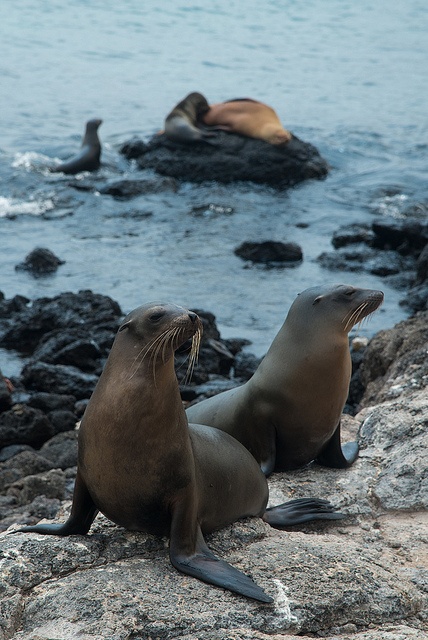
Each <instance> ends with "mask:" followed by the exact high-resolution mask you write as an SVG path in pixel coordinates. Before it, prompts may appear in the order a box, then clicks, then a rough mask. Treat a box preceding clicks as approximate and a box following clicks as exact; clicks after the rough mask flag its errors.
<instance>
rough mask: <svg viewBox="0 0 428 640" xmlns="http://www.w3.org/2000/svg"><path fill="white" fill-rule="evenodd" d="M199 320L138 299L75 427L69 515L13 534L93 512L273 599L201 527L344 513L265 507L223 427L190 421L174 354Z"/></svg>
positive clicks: (303, 503)
mask: <svg viewBox="0 0 428 640" xmlns="http://www.w3.org/2000/svg"><path fill="white" fill-rule="evenodd" d="M201 327H202V325H201V322H200V320H199V318H198V316H197V315H196V314H195V313H192V312H190V311H187V310H186V309H183V308H182V307H177V306H175V305H170V304H158V303H156V304H154V303H152V304H148V305H144V306H142V307H139V308H137V309H136V310H134V311H133V312H131V313H130V314H129V315H128V316H127V317H126V318H125V320H124V322H123V324H122V325H121V327H120V328H119V331H118V333H117V336H116V339H115V341H114V344H113V347H112V350H111V352H110V355H109V357H108V360H107V363H106V366H105V368H104V371H103V373H102V375H101V377H100V379H99V382H98V384H97V386H96V388H95V390H94V393H93V395H92V397H91V399H90V401H89V404H88V407H87V409H86V411H85V415H84V417H83V419H82V423H81V426H80V430H79V457H78V469H77V476H76V484H75V489H74V496H73V505H72V510H71V515H70V517H69V518H68V520H67V521H66V522H65V523H63V524H38V525H34V526H29V527H23V528H22V529H20V531H26V532H36V533H43V534H54V535H61V536H66V535H71V534H86V533H87V532H88V531H89V528H90V526H91V524H92V522H93V520H94V518H95V515H96V513H97V511H98V510H99V511H101V512H102V513H104V514H105V515H106V516H107V517H108V518H110V519H111V520H113V522H116V523H117V524H119V525H121V526H123V527H126V528H127V529H130V530H135V531H145V532H148V533H152V534H156V535H165V536H169V537H170V558H171V562H172V564H173V565H174V566H175V567H176V568H177V569H178V570H179V571H182V572H183V573H186V574H189V575H191V576H194V577H195V578H199V579H200V580H203V581H205V582H208V583H211V584H214V585H218V586H221V587H224V588H225V589H229V590H230V591H235V592H237V593H240V594H242V595H245V596H247V597H249V598H254V599H255V600H259V601H261V602H271V601H272V598H271V597H270V596H268V595H267V594H266V593H265V592H264V591H263V590H262V589H261V588H260V587H259V586H258V585H256V584H255V583H254V582H253V581H252V580H251V579H250V578H248V577H247V576H245V575H244V574H242V573H241V572H240V571H238V570H237V569H235V568H234V567H232V566H231V565H229V564H227V563H226V562H224V561H223V560H220V559H219V558H216V557H215V556H214V555H213V553H212V552H211V551H210V550H209V549H208V547H207V545H206V543H205V541H204V538H203V534H205V533H208V532H210V531H213V530H214V529H218V528H220V527H223V526H225V525H227V524H229V523H231V522H233V521H235V520H237V519H238V518H243V517H245V516H262V517H264V518H265V519H266V520H267V521H268V522H269V523H270V524H272V525H273V526H278V527H282V526H288V525H289V524H295V523H298V522H305V521H307V520H313V519H337V518H341V517H342V515H341V514H339V513H335V512H334V509H333V508H332V506H331V505H330V504H329V503H327V502H326V501H324V500H317V499H309V500H304V499H303V500H294V501H291V502H289V503H285V504H284V505H280V506H278V507H274V508H272V509H268V510H267V511H266V512H265V507H266V503H267V499H268V488H267V483H266V479H265V477H264V475H263V474H262V472H261V470H260V467H259V465H258V464H257V462H256V461H255V459H254V458H253V457H252V456H251V454H250V453H249V452H248V451H247V450H246V449H245V448H244V447H243V446H242V445H241V444H240V443H239V442H238V441H237V440H235V439H234V438H232V437H231V436H229V435H228V434H226V433H224V432H223V431H219V430H218V429H212V428H210V427H205V426H202V425H198V426H195V425H188V423H187V418H186V414H185V412H184V409H183V405H182V402H181V397H180V392H179V387H178V382H177V378H176V375H175V371H174V357H173V356H174V351H175V350H176V349H177V348H178V347H180V346H181V345H182V344H183V343H184V342H185V341H186V340H188V339H189V338H191V337H192V336H193V345H194V346H197V345H198V343H199V340H200V336H201ZM194 352H195V349H194Z"/></svg>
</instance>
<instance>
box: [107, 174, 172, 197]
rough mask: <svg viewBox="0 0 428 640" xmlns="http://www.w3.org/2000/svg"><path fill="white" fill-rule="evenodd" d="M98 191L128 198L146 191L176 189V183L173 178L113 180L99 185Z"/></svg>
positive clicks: (160, 191)
mask: <svg viewBox="0 0 428 640" xmlns="http://www.w3.org/2000/svg"><path fill="white" fill-rule="evenodd" d="M98 190H99V192H100V193H102V194H103V195H109V196H113V197H114V198H121V199H129V198H135V197H136V196H141V195H144V194H147V193H162V192H164V191H173V192H174V193H175V192H176V191H177V190H178V183H177V181H176V180H174V178H157V179H150V180H149V179H147V178H145V179H140V180H115V181H114V182H109V183H108V184H105V185H103V186H102V187H100V188H99V189H98Z"/></svg>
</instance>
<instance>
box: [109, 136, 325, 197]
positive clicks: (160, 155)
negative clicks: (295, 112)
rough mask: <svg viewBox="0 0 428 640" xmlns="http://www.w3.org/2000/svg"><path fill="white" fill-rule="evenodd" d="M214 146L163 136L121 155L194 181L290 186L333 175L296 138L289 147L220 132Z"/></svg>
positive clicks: (126, 149) (314, 152) (132, 146)
mask: <svg viewBox="0 0 428 640" xmlns="http://www.w3.org/2000/svg"><path fill="white" fill-rule="evenodd" d="M212 142H213V144H207V143H204V142H200V143H199V142H198V143H193V144H180V143H176V142H172V141H171V140H169V139H168V138H167V137H166V136H165V134H160V135H156V136H154V137H153V138H152V139H151V140H150V141H149V142H148V144H144V143H141V141H137V140H132V141H130V142H128V143H126V144H125V145H123V146H122V148H121V150H120V151H121V153H123V154H124V155H125V156H126V157H127V158H128V159H132V158H134V159H137V162H138V165H139V167H140V168H141V169H154V170H155V171H156V172H157V173H159V174H161V175H164V176H170V177H173V178H180V179H182V180H189V181H190V182H204V181H212V180H216V181H218V182H223V183H229V182H235V181H237V180H249V181H252V182H257V183H262V184H269V185H272V186H274V187H277V188H285V187H290V186H292V185H295V184H297V183H299V182H302V181H303V180H308V179H311V178H318V179H319V178H325V176H326V175H327V173H328V165H327V162H326V161H325V160H324V159H323V158H322V157H321V156H320V154H319V152H318V150H317V149H316V148H315V147H314V146H313V145H311V144H309V143H307V142H303V141H302V140H299V138H296V137H295V136H293V138H292V139H291V140H290V142H288V143H287V144H284V145H272V144H269V143H267V142H264V141H263V140H255V139H253V138H247V137H244V136H239V135H236V134H230V133H225V132H223V131H219V132H217V134H216V137H215V139H214V140H213V141H212Z"/></svg>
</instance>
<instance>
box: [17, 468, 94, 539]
mask: <svg viewBox="0 0 428 640" xmlns="http://www.w3.org/2000/svg"><path fill="white" fill-rule="evenodd" d="M97 511H98V509H97V507H96V506H95V504H94V502H93V500H92V498H91V496H90V494H89V491H88V489H87V487H86V484H85V483H84V481H83V480H82V477H81V475H80V473H79V470H78V471H77V475H76V482H75V485H74V493H73V505H72V507H71V514H70V517H69V518H68V520H66V522H63V523H62V524H61V523H60V524H35V525H32V526H28V527H21V528H20V529H14V530H13V531H11V533H19V532H25V533H42V534H46V535H53V536H70V535H73V534H74V535H77V534H81V535H85V534H86V533H88V531H89V529H90V527H91V524H92V523H93V521H94V519H95V516H96V515H97Z"/></svg>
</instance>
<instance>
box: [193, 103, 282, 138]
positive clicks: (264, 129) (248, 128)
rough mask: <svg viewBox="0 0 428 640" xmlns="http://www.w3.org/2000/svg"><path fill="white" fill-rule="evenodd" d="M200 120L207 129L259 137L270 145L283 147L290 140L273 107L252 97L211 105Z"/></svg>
mask: <svg viewBox="0 0 428 640" xmlns="http://www.w3.org/2000/svg"><path fill="white" fill-rule="evenodd" d="M201 121H202V122H203V123H204V124H206V125H208V126H210V127H216V128H217V129H223V130H224V131H229V132H230V133H238V134H239V135H241V136H247V137H249V138H258V139H260V140H265V142H269V143H270V144H276V145H278V144H284V143H285V142H288V141H289V140H291V137H292V136H291V133H290V132H289V131H287V129H284V127H283V125H282V123H281V121H280V119H279V118H278V116H277V114H276V113H275V111H274V110H273V109H272V107H269V106H268V105H267V104H264V103H263V102H258V101H257V100H252V99H251V98H237V99H235V100H228V101H227V102H220V103H218V104H211V105H210V107H209V110H208V111H206V113H204V114H203V115H202V118H201Z"/></svg>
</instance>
